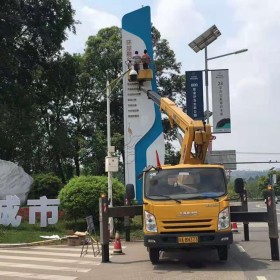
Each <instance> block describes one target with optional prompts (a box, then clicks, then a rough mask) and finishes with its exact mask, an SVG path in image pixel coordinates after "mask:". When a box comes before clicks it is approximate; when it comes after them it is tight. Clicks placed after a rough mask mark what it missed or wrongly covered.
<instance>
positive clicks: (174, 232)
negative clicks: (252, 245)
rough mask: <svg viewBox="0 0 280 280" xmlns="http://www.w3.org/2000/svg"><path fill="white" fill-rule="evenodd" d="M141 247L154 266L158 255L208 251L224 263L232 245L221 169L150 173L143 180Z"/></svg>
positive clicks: (153, 170)
mask: <svg viewBox="0 0 280 280" xmlns="http://www.w3.org/2000/svg"><path fill="white" fill-rule="evenodd" d="M143 211H144V213H143V214H144V245H145V246H146V247H147V248H148V251H149V257H150V260H151V262H152V263H154V264H156V263H158V262H159V253H160V251H168V250H173V249H184V248H189V247H205V246H208V247H212V248H216V249H217V251H218V257H219V259H220V260H227V255H228V248H229V245H230V244H231V243H232V241H233V237H232V232H231V223H230V213H229V201H228V196H227V184H226V176H225V172H224V169H223V167H222V166H219V165H205V164H201V165H186V164H182V165H180V164H179V165H175V166H163V167H161V168H160V169H159V168H151V169H150V170H149V171H147V172H145V173H144V180H143Z"/></svg>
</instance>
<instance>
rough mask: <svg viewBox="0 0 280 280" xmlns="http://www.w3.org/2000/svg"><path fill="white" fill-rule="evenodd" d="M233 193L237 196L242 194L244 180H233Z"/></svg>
mask: <svg viewBox="0 0 280 280" xmlns="http://www.w3.org/2000/svg"><path fill="white" fill-rule="evenodd" d="M234 191H235V192H236V193H239V194H240V193H244V180H243V179H242V178H236V179H235V180H234Z"/></svg>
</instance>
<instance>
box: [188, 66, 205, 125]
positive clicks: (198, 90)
mask: <svg viewBox="0 0 280 280" xmlns="http://www.w3.org/2000/svg"><path fill="white" fill-rule="evenodd" d="M186 96H187V98H186V99H187V114H188V115H189V116H190V117H191V118H192V119H194V120H204V108H203V79H202V71H186Z"/></svg>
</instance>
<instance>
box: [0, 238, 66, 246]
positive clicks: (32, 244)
mask: <svg viewBox="0 0 280 280" xmlns="http://www.w3.org/2000/svg"><path fill="white" fill-rule="evenodd" d="M65 240H67V237H62V238H60V239H55V240H43V241H36V242H30V243H13V244H0V248H12V247H30V246H43V245H49V244H55V245H57V244H59V245H60V244H62V243H64V241H65Z"/></svg>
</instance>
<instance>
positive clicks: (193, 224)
mask: <svg viewBox="0 0 280 280" xmlns="http://www.w3.org/2000/svg"><path fill="white" fill-rule="evenodd" d="M159 228H160V229H162V230H161V233H168V232H174V231H176V232H188V231H199V232H206V231H207V232H209V231H210V232H212V231H215V229H214V222H213V220H212V219H202V220H198V219H195V220H192V219H188V220H176V221H174V220H173V221H172V220H171V221H168V220H166V221H161V222H160V223H159Z"/></svg>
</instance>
